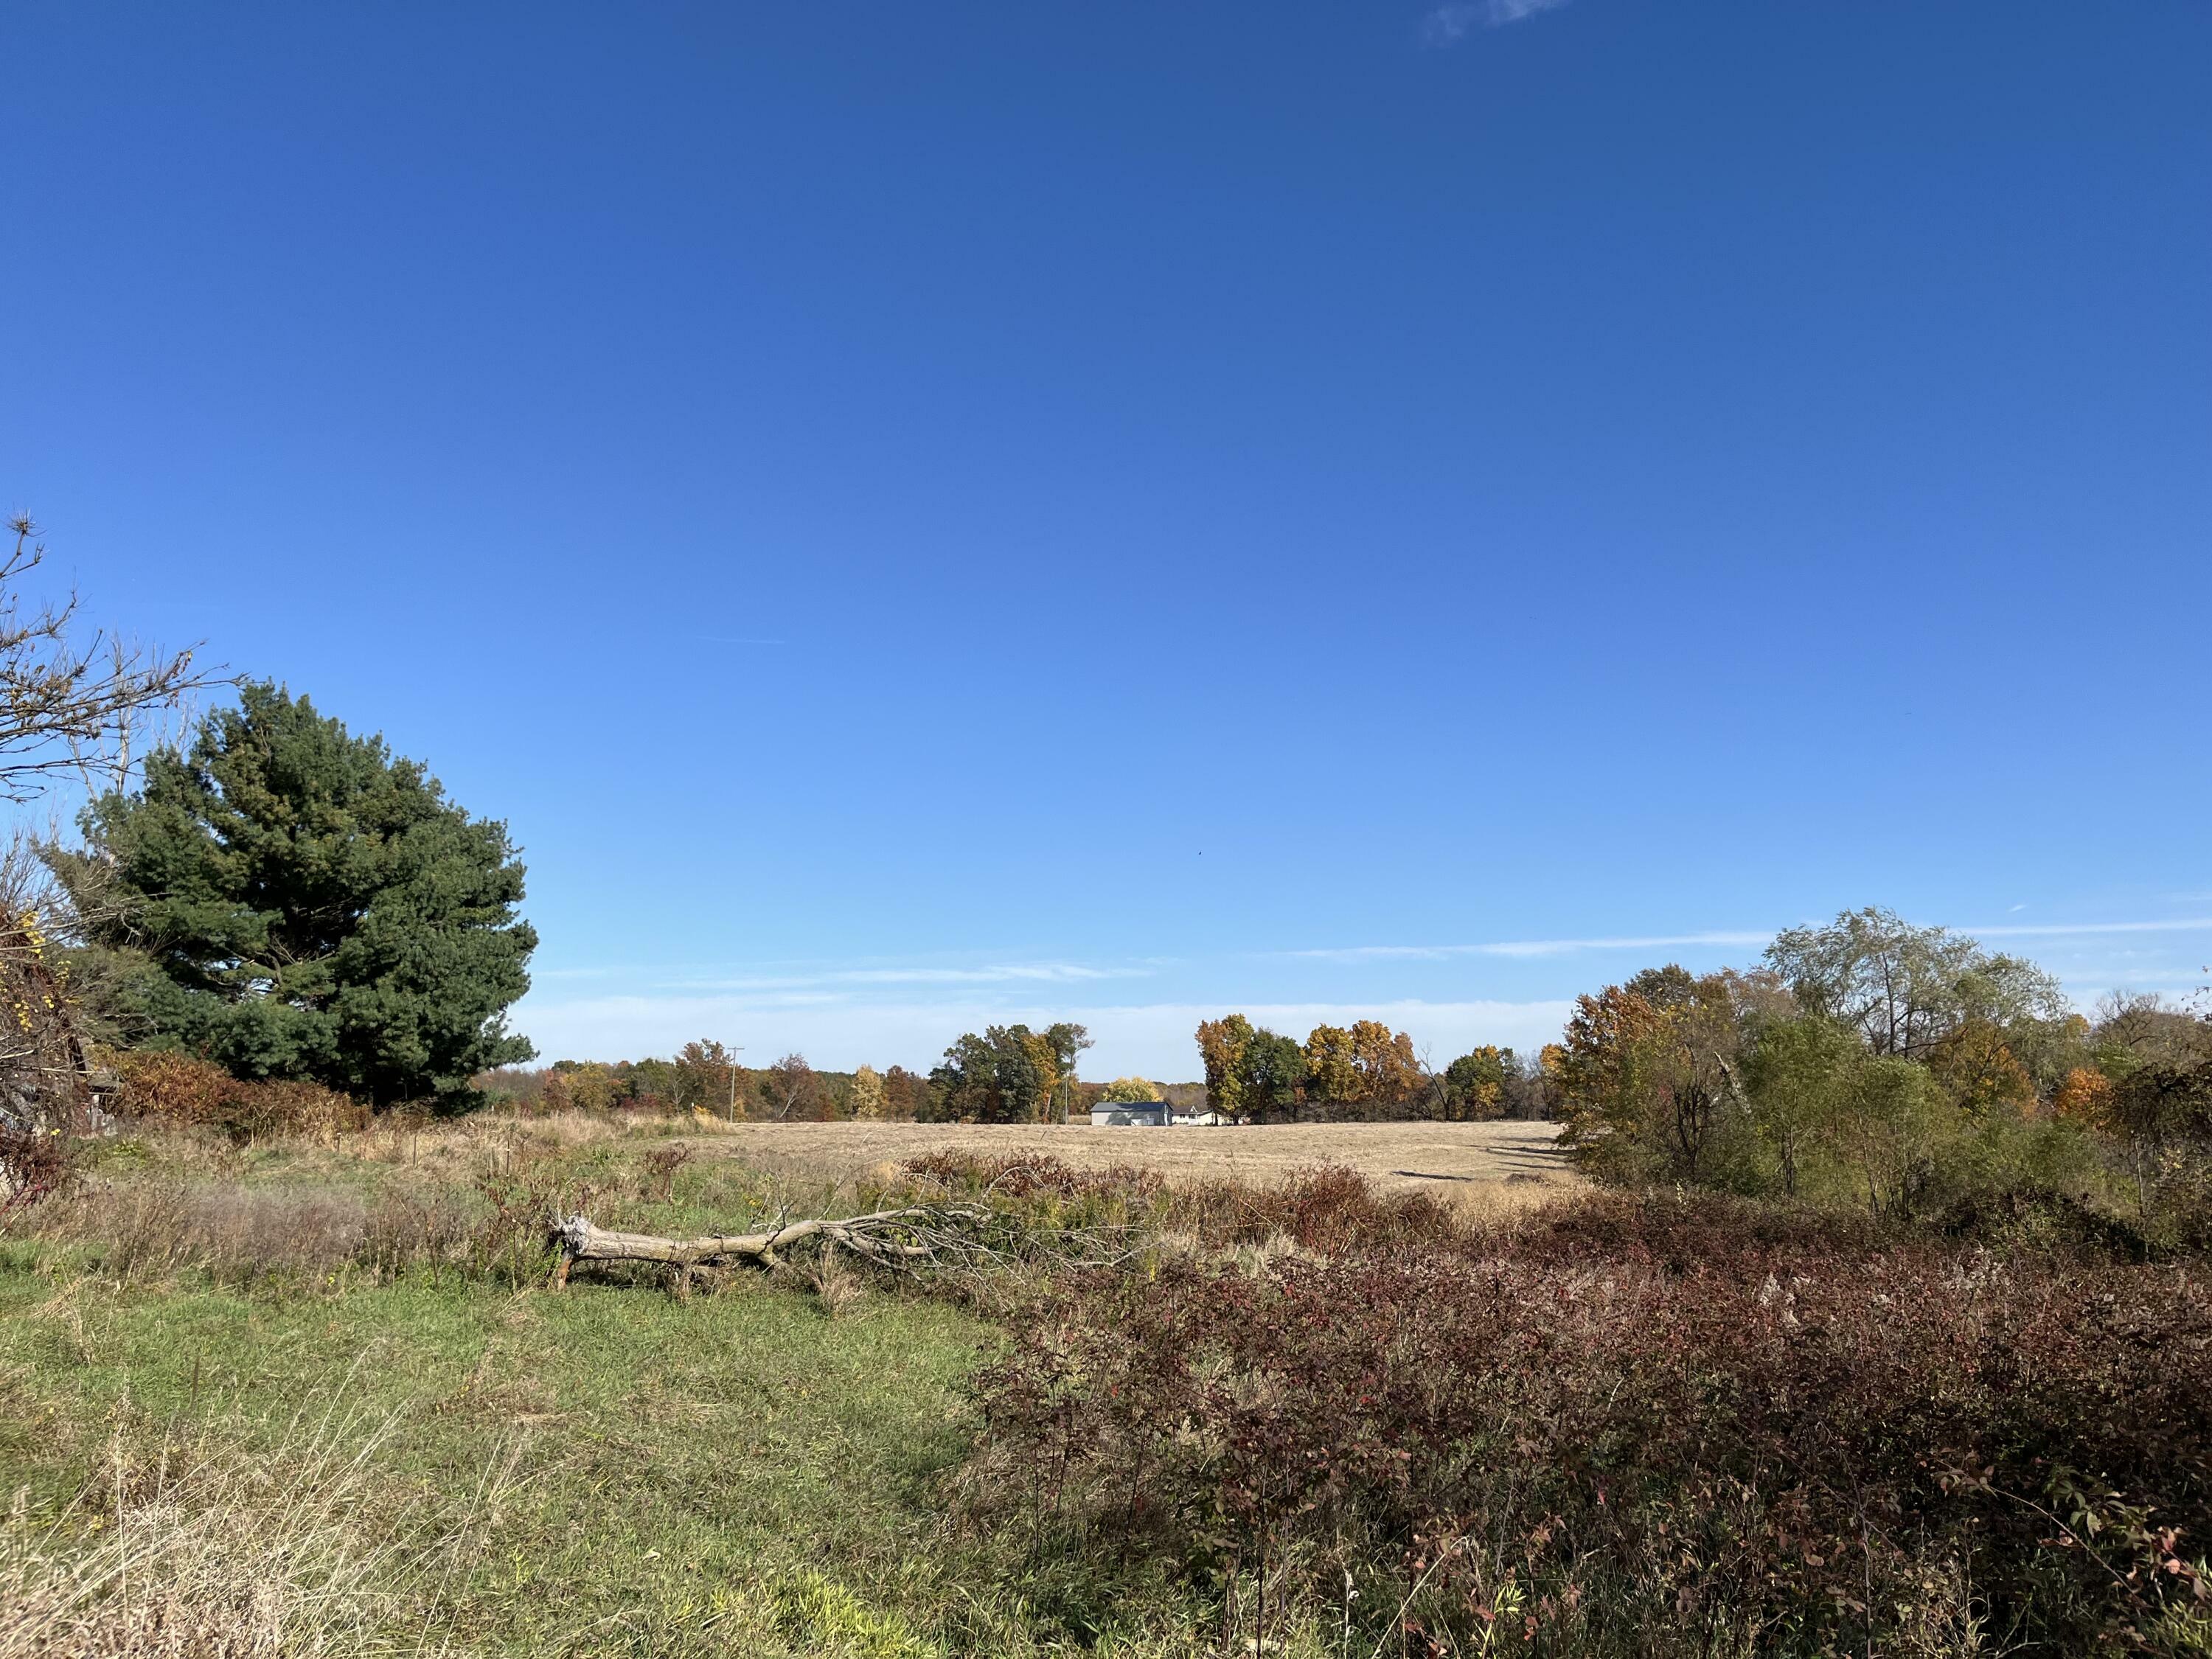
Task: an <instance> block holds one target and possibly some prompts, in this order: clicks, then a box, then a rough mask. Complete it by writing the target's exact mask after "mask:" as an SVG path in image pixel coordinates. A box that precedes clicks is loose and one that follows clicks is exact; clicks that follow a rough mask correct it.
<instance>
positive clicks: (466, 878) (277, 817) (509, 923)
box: [57, 683, 538, 1105]
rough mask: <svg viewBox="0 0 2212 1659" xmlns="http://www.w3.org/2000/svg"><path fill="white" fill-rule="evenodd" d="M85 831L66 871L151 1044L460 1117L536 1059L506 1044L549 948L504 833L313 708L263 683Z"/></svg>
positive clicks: (93, 811)
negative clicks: (457, 1111)
mask: <svg viewBox="0 0 2212 1659" xmlns="http://www.w3.org/2000/svg"><path fill="white" fill-rule="evenodd" d="M85 831H86V840H87V843H88V845H87V848H86V850H85V851H84V852H83V853H82V854H73V855H67V856H64V857H61V858H59V859H58V860H57V866H58V874H60V875H61V877H62V878H63V880H64V883H65V884H67V885H69V886H70V889H71V890H72V891H73V892H75V893H76V894H78V895H79V896H80V898H81V901H82V902H81V906H80V908H81V909H82V912H83V914H84V915H85V916H86V918H87V922H88V931H89V933H91V935H92V939H93V943H94V946H95V947H96V948H100V949H104V950H106V951H111V952H115V953H118V954H120V955H121V956H123V957H125V959H126V960H127V962H128V963H129V966H128V968H127V969H125V972H124V973H123V975H121V980H122V985H121V996H122V1000H123V1001H124V1002H125V1005H126V1007H127V1009H128V1012H129V1015H130V1016H131V1018H130V1024H131V1025H134V1026H136V1027H137V1030H136V1031H135V1032H133V1033H132V1035H133V1036H135V1037H137V1039H138V1040H141V1041H144V1042H150V1043H152V1044H154V1045H156V1046H161V1047H173V1048H185V1049H188V1050H190V1051H191V1052H194V1053H197V1054H206V1055H208V1056H209V1057H210V1058H211V1059H214V1060H218V1061H220V1062H221V1063H222V1064H223V1065H224V1066H228V1067H229V1068H230V1069H231V1070H232V1071H233V1072H234V1073H237V1074H238V1075H240V1076H241V1077H248V1078H265V1077H274V1078H300V1079H313V1080H314V1081H316V1082H319V1083H324V1084H327V1085H330V1086H331V1087H333V1088H338V1089H343V1090H346V1091H349V1092H350V1093H353V1094H356V1095H357V1096H361V1097H365V1098H367V1099H369V1100H371V1101H374V1102H375V1103H378V1104H379V1105H388V1104H391V1103H396V1102H400V1101H412V1100H422V1099H427V1098H436V1099H439V1100H441V1101H443V1102H446V1103H449V1104H457V1103H462V1102H465V1100H466V1099H467V1097H468V1089H469V1079H470V1078H471V1076H473V1075H474V1074H475V1073H477V1072H480V1071H483V1070H484V1069H486V1068H488V1067H490V1066H501V1065H507V1064H511V1063H513V1062H514V1061H517V1060H527V1059H529V1058H530V1057H531V1055H532V1053H533V1050H532V1048H531V1046H530V1044H529V1042H527V1041H526V1040H525V1039H523V1038H522V1037H520V1036H514V1035H513V1034H510V1033H509V1032H508V1031H507V1029H506V1011H507V1007H508V1006H510V1005H511V1004H513V1002H514V1000H516V999H517V998H519V997H520V996H521V995H522V994H523V993H524V992H525V991H526V990H528V989H529V988H530V977H529V975H528V974H527V973H526V971H525V964H526V962H527V961H528V958H529V956H530V953H531V951H533V950H535V949H536V948H537V945H538V935H537V933H536V932H535V930H533V929H532V927H531V926H530V924H529V923H527V922H526V921H521V920H520V918H519V917H518V916H517V915H516V906H517V905H518V904H520V902H521V899H522V878H523V869H522V866H521V865H520V863H518V862H516V860H515V858H514V849H513V845H512V844H511V843H510V842H509V841H508V840H507V827H506V825H504V824H502V823H496V822H494V821H491V820H489V819H483V818H471V817H469V815H468V814H467V813H466V812H465V811H462V810H461V808H460V807H459V806H457V805H454V804H453V802H451V801H449V800H447V799H446V798H445V793H444V791H443V790H442V788H441V786H440V785H439V783H438V781H437V780H436V779H435V778H433V777H431V776H429V775H428V773H427V772H425V770H424V769H423V768H422V766H421V765H420V764H419V763H416V762H414V761H410V760H399V759H395V758H393V757H392V752H391V750H389V749H388V748H387V747H386V744H385V743H384V741H383V739H382V738H380V737H365V738H364V737H356V736H354V735H353V734H351V733H350V732H348V731H347V730H346V728H345V727H344V726H343V725H342V724H341V723H339V722H338V721H337V720H329V719H325V718H324V717H323V716H322V715H320V714H317V713H316V712H315V709H314V708H313V705H312V704H311V703H310V702H308V701H307V698H305V697H294V696H290V695H289V694H288V693H287V692H285V691H284V690H280V689H279V688H278V687H276V686H275V685H273V684H252V683H249V684H246V686H245V687H244V688H243V690H242V691H241V693H240V706H239V707H238V708H226V709H221V710H217V711H216V712H215V713H213V714H210V715H209V716H208V717H207V718H206V719H205V720H203V721H202V722H201V724H200V727H199V730H198V732H197V736H196V738H195V740H194V742H193V744H192V746H191V750H190V751H189V753H179V752H173V751H172V752H167V753H161V754H156V755H154V756H151V757H149V759H148V761H147V765H146V774H145V785H144V787H143V790H141V791H140V792H139V793H135V794H129V795H125V794H119V793H112V794H109V795H107V796H106V797H104V798H103V799H100V800H99V801H97V802H95V803H94V805H93V806H92V807H91V808H90V809H89V810H88V811H87V813H86V815H85Z"/></svg>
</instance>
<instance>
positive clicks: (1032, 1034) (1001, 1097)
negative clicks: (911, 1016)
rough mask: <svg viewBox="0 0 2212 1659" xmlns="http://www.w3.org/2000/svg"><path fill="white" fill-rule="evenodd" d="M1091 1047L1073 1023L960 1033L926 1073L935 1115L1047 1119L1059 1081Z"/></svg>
mask: <svg viewBox="0 0 2212 1659" xmlns="http://www.w3.org/2000/svg"><path fill="white" fill-rule="evenodd" d="M1090 1045H1091V1039H1090V1035H1089V1033H1087V1032H1086V1031H1085V1030H1084V1029H1083V1027H1081V1026H1080V1025H1073V1024H1057V1025H1052V1026H1048V1027H1047V1028H1046V1029H1045V1030H1042V1031H1032V1030H1030V1028H1029V1027H1028V1026H1026V1025H994V1026H991V1027H990V1028H988V1029H987V1030H985V1031H984V1032H982V1033H981V1035H980V1036H979V1035H977V1034H976V1033H975V1032H973V1031H969V1032H967V1033H964V1034H963V1036H961V1037H960V1038H959V1040H958V1041H957V1042H954V1043H953V1044H952V1046H951V1048H947V1049H946V1050H945V1060H944V1063H943V1064H942V1065H940V1066H937V1067H936V1068H935V1069H934V1070H933V1071H932V1072H931V1073H930V1074H929V1081H930V1091H931V1095H932V1097H933V1115H935V1116H936V1117H937V1118H939V1120H940V1121H945V1122H950V1123H1043V1122H1048V1121H1051V1119H1052V1116H1053V1115H1054V1108H1055V1096H1056V1094H1057V1092H1058V1090H1059V1085H1060V1083H1061V1081H1062V1079H1065V1078H1070V1077H1072V1076H1073V1070H1074V1064H1075V1059H1076V1056H1077V1055H1078V1054H1080V1053H1081V1052H1082V1051H1083V1050H1084V1049H1085V1048H1088V1047H1090Z"/></svg>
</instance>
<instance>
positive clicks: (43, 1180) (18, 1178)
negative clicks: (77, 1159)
mask: <svg viewBox="0 0 2212 1659" xmlns="http://www.w3.org/2000/svg"><path fill="white" fill-rule="evenodd" d="M70 1170H71V1162H70V1146H69V1142H68V1140H67V1139H66V1138H65V1137H64V1136H62V1135H61V1134H58V1133H56V1132H55V1131H53V1130H52V1129H14V1128H9V1127H6V1126H5V1125H0V1215H4V1214H6V1213H7V1212H9V1211H10V1210H21V1209H26V1208H28V1207H29V1206H31V1205H33V1204H36V1203H37V1202H39V1200H41V1199H46V1198H52V1196H53V1195H54V1194H56V1193H58V1192H59V1191H60V1190H61V1189H62V1188H63V1187H64V1186H65V1185H67V1184H68V1182H69V1178H70Z"/></svg>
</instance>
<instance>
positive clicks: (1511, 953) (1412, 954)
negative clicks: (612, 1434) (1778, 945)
mask: <svg viewBox="0 0 2212 1659" xmlns="http://www.w3.org/2000/svg"><path fill="white" fill-rule="evenodd" d="M1773 937H1774V930H1773V929H1772V928H1768V929H1767V930H1766V931H1765V932H1764V933H1656V934H1645V935H1642V936H1640V937H1635V938H1608V939H1492V940H1490V941H1488V942H1486V943H1484V944H1480V945H1346V946H1343V947H1341V948H1340V949H1333V950H1318V951H1285V952H1284V954H1285V955H1287V956H1293V957H1306V958H1309V959H1312V960H1317V961H1322V962H1384V961H1417V962H1418V961H1443V960H1444V959H1445V958H1447V957H1564V956H1571V955H1572V954H1574V953H1575V952H1577V951H1671V950H1673V949H1674V948H1675V947H1676V946H1678V945H1765V943H1766V942H1767V941H1768V940H1769V939H1772V938H1773Z"/></svg>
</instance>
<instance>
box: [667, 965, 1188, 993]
mask: <svg viewBox="0 0 2212 1659" xmlns="http://www.w3.org/2000/svg"><path fill="white" fill-rule="evenodd" d="M1151 971H1152V969H1149V968H1086V967H1084V966H1082V965H1081V964H1080V963H1073V962H1013V963H998V964H995V965H993V966H989V967H983V968H838V969H828V970H825V971H822V972H817V973H801V974H747V975H738V976H735V977H731V978H720V977H715V978H696V979H683V980H673V981H670V983H671V985H674V986H677V987H681V988H683V989H685V990H697V991H783V990H795V989H798V988H800V987H807V986H824V985H1018V984H1024V983H1036V984H1048V985H1071V984H1080V983H1083V982H1085V981H1091V980H1101V979H1139V978H1142V977H1143V976H1145V975H1147V974H1149V973H1150V972H1151Z"/></svg>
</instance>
